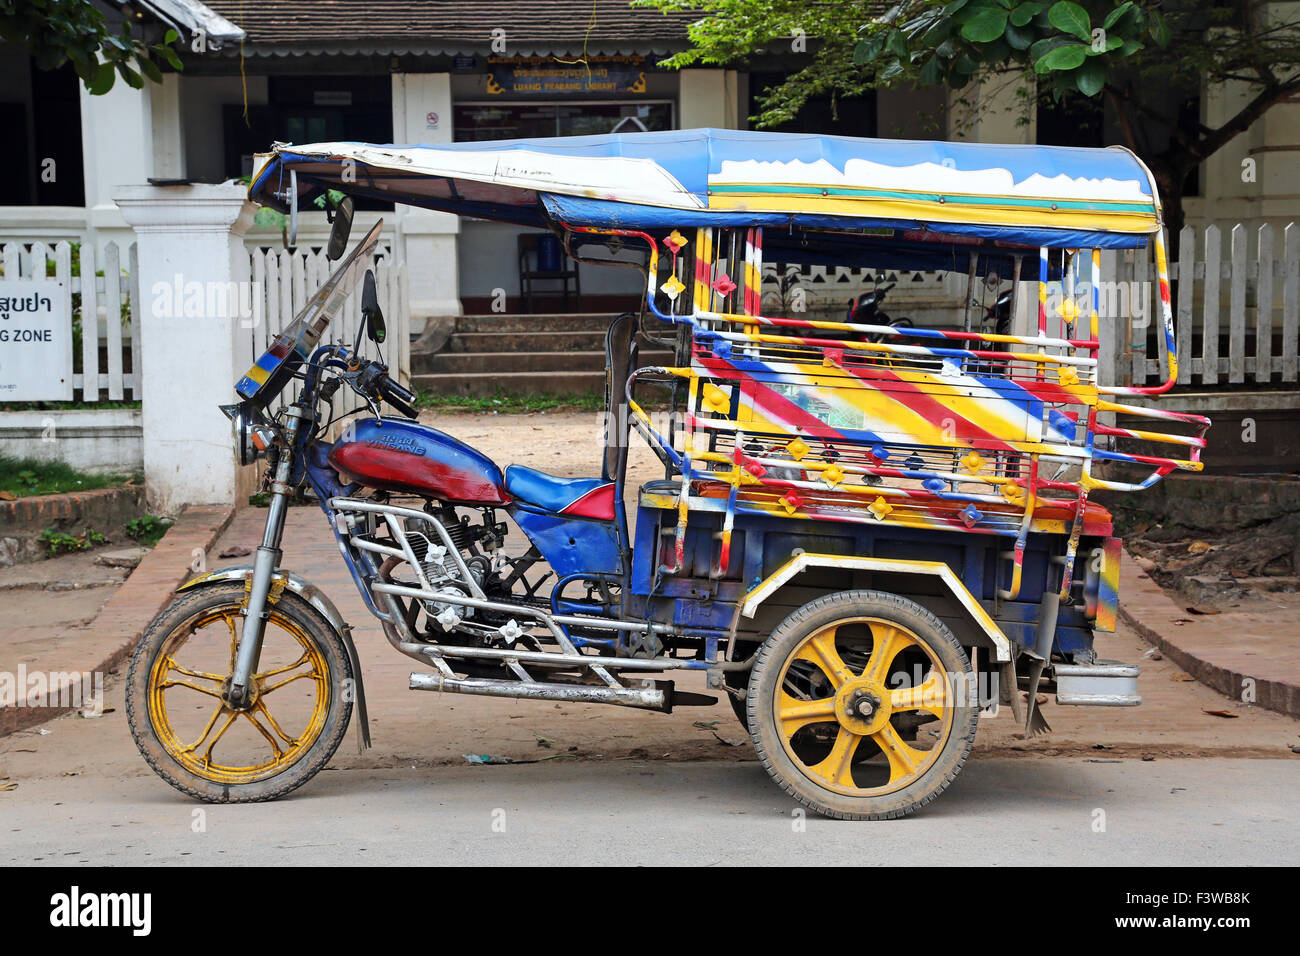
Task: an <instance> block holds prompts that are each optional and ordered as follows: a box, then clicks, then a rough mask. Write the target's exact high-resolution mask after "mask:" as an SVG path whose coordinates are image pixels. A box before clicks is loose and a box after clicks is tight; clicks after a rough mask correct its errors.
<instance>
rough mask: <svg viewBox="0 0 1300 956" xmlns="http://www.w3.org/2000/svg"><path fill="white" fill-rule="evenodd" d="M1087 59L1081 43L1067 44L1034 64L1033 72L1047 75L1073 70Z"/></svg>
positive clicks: (1086, 53)
mask: <svg viewBox="0 0 1300 956" xmlns="http://www.w3.org/2000/svg"><path fill="white" fill-rule="evenodd" d="M1086 59H1088V48H1087V47H1086V46H1084V45H1083V44H1082V43H1067V44H1065V45H1064V46H1058V47H1057V48H1056V49H1055V50H1052V51H1051V52H1049V53H1048V54H1047V55H1046V56H1044V57H1042V58H1041V59H1039V60H1037V61H1036V62H1035V63H1034V70H1035V72H1038V73H1047V72H1050V71H1052V70H1073V69H1074V68H1075V67H1077V66H1079V65H1080V64H1081V63H1083V61H1084V60H1086Z"/></svg>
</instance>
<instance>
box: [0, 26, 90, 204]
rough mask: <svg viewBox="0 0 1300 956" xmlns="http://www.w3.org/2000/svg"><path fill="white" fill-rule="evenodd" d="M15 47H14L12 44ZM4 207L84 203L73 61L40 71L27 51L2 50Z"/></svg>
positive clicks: (0, 178) (0, 188)
mask: <svg viewBox="0 0 1300 956" xmlns="http://www.w3.org/2000/svg"><path fill="white" fill-rule="evenodd" d="M11 49H12V48H11ZM0 80H3V90H4V92H3V93H0V118H2V119H3V122H4V126H5V129H6V130H7V131H8V134H9V137H10V139H9V143H8V144H7V148H6V149H5V150H4V151H3V154H0V206H84V205H85V204H86V189H85V180H84V168H83V165H82V155H81V81H80V80H79V79H78V78H77V74H76V73H75V72H73V70H72V67H71V66H70V65H65V66H63V67H60V68H59V69H57V70H38V69H36V68H35V67H34V66H33V65H32V59H31V57H30V56H28V55H27V54H26V53H18V52H9V53H7V54H6V55H0Z"/></svg>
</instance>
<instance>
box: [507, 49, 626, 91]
mask: <svg viewBox="0 0 1300 956" xmlns="http://www.w3.org/2000/svg"><path fill="white" fill-rule="evenodd" d="M646 69H647V67H646V64H645V57H644V56H642V55H641V54H639V53H634V54H626V55H622V56H596V55H593V56H589V57H586V58H584V59H581V60H568V61H566V60H560V59H556V58H555V57H549V56H494V57H490V58H489V59H488V77H487V91H488V93H489V94H491V95H493V96H502V95H512V94H513V95H524V96H559V95H563V94H566V93H600V94H617V93H644V92H645V91H646V79H645V75H646Z"/></svg>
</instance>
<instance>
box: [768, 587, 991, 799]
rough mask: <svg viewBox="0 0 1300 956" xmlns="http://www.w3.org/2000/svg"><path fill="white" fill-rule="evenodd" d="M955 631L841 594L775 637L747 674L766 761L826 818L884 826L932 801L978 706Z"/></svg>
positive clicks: (970, 733) (877, 600)
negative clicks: (881, 823) (875, 821)
mask: <svg viewBox="0 0 1300 956" xmlns="http://www.w3.org/2000/svg"><path fill="white" fill-rule="evenodd" d="M970 673H971V666H970V661H969V659H968V658H967V656H966V653H965V651H964V650H963V649H962V647H961V645H960V644H959V643H958V642H957V639H956V637H955V636H954V635H953V633H952V631H951V630H949V629H948V628H947V627H946V626H945V625H944V624H943V622H941V621H940V620H939V619H938V618H937V617H935V616H934V615H933V614H931V613H930V612H929V611H927V610H925V608H923V607H921V606H920V605H919V604H917V603H915V602H914V601H909V600H907V599H905V598H902V597H899V596H898V595H896V594H888V593H885V592H882V591H842V592H839V593H836V594H831V595H827V596H826V597H822V598H818V599H817V600H815V601H811V602H809V603H808V604H805V605H804V606H803V607H801V608H799V609H798V610H796V611H794V612H793V613H792V614H791V615H790V616H789V617H787V618H786V619H785V620H784V621H782V622H781V624H780V625H779V626H778V627H777V628H776V629H775V630H774V631H773V632H772V634H771V636H770V637H769V638H768V639H767V641H766V642H765V643H764V644H763V647H762V650H761V651H760V652H759V655H758V660H757V661H756V662H755V664H754V669H753V671H752V672H751V674H750V679H749V693H748V697H747V699H746V702H745V703H746V717H747V723H748V726H749V730H750V736H751V737H752V739H753V741H754V747H755V749H756V750H757V751H758V755H759V759H760V760H762V762H763V766H764V767H765V768H766V769H767V772H768V773H769V774H770V775H771V776H772V778H773V779H774V780H775V781H776V782H777V783H778V784H780V786H781V787H782V788H783V789H785V790H786V792H788V793H789V794H790V795H791V796H793V797H794V798H795V799H796V800H798V801H799V802H800V803H803V804H804V805H806V806H808V807H810V808H811V809H813V810H816V811H817V812H818V813H821V814H824V815H826V816H831V817H838V818H842V819H853V820H881V819H890V818H894V817H901V816H906V815H907V814H909V813H912V812H913V811H914V810H916V809H917V808H918V807H921V806H924V805H925V804H927V803H929V802H930V801H931V800H933V799H934V798H935V797H937V796H938V795H939V794H940V793H942V792H943V791H944V790H945V789H947V787H948V785H949V784H950V783H951V782H952V781H953V779H954V778H955V777H956V776H957V774H958V772H959V771H960V770H961V767H962V764H963V763H965V760H966V756H967V755H968V754H969V753H970V749H971V745H972V743H973V741H974V738H975V728H976V723H977V720H978V705H977V702H976V701H975V700H973V699H972V696H973V695H970V694H969V693H968V689H969V688H970V686H971V684H970V683H969V677H970Z"/></svg>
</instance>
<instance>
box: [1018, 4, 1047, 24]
mask: <svg viewBox="0 0 1300 956" xmlns="http://www.w3.org/2000/svg"><path fill="white" fill-rule="evenodd" d="M1042 12H1043V5H1042V4H1041V3H1022V4H1020V6H1018V7H1016V8H1015V9H1014V10H1012V11H1011V17H1010V20H1011V23H1012V25H1013V26H1017V27H1023V26H1024V25H1025V24H1026V23H1028V22H1029V21H1030V20H1032V19H1034V17H1036V16H1038V15H1039V14H1040V13H1042Z"/></svg>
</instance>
